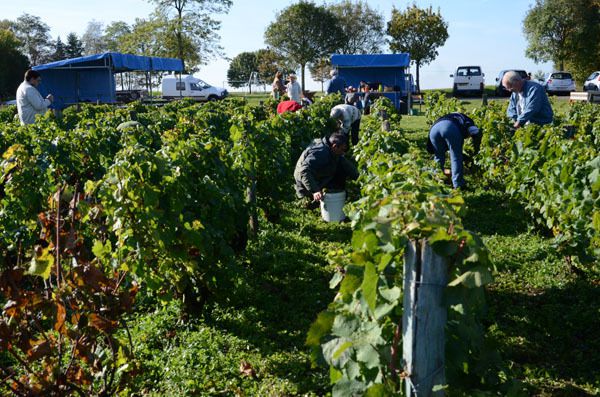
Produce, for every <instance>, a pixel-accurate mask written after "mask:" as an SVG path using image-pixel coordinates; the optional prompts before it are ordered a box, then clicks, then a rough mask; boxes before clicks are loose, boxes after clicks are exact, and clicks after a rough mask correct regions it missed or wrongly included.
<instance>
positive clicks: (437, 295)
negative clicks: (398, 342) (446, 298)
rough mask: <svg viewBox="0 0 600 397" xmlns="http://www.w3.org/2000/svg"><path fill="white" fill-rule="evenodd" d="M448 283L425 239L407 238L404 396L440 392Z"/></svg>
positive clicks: (441, 261)
mask: <svg viewBox="0 0 600 397" xmlns="http://www.w3.org/2000/svg"><path fill="white" fill-rule="evenodd" d="M447 284H448V266H447V262H446V260H445V258H443V257H441V256H439V255H437V254H436V253H434V252H433V249H432V248H431V246H430V245H429V244H427V242H426V241H425V240H420V241H411V242H409V243H408V244H407V247H406V252H405V253H404V302H403V308H404V312H403V317H402V343H403V346H402V347H403V351H402V359H403V365H404V373H405V376H406V378H405V394H406V396H408V397H429V396H443V395H444V391H443V390H440V391H437V392H433V387H434V386H436V385H444V384H445V380H446V376H445V370H444V368H445V335H444V328H445V326H446V318H447V311H446V306H445V305H444V302H443V295H444V289H445V287H446V285H447Z"/></svg>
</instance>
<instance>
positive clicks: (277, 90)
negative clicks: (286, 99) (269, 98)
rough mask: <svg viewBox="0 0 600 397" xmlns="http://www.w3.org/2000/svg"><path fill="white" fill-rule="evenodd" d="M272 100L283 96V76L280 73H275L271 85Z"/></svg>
mask: <svg viewBox="0 0 600 397" xmlns="http://www.w3.org/2000/svg"><path fill="white" fill-rule="evenodd" d="M271 90H272V94H273V98H274V99H276V100H279V98H281V96H282V95H283V94H285V90H286V89H285V85H284V84H283V74H282V73H281V72H277V73H275V78H274V79H273V84H272V85H271Z"/></svg>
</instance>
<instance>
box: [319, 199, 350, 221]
mask: <svg viewBox="0 0 600 397" xmlns="http://www.w3.org/2000/svg"><path fill="white" fill-rule="evenodd" d="M345 202H346V192H345V191H341V192H335V193H333V192H328V193H325V194H324V195H323V199H322V200H321V217H322V218H323V220H324V221H325V222H341V221H343V220H344V218H345V217H346V215H345V214H344V203H345Z"/></svg>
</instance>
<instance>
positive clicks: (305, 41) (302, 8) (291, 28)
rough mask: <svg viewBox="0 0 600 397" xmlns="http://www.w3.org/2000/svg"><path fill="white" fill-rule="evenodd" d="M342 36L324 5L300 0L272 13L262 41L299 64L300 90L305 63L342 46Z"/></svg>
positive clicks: (334, 19)
mask: <svg viewBox="0 0 600 397" xmlns="http://www.w3.org/2000/svg"><path fill="white" fill-rule="evenodd" d="M344 39H345V36H344V32H343V31H342V28H341V27H340V24H339V21H338V20H337V18H336V17H335V15H333V13H332V12H331V11H329V10H328V9H327V8H325V7H324V6H317V5H315V4H313V3H309V2H306V1H300V2H299V3H296V4H292V5H291V6H289V7H288V8H286V9H284V10H283V11H282V12H280V13H278V14H277V16H276V17H275V22H272V23H271V24H270V25H269V26H268V27H267V30H266V31H265V42H266V43H267V44H268V45H269V46H270V47H271V48H272V49H273V50H274V51H277V52H279V53H281V54H282V55H283V56H284V57H285V58H287V59H289V60H290V61H293V62H294V63H295V64H296V65H298V66H300V72H301V75H302V90H304V87H305V84H304V81H305V78H304V74H305V67H306V65H307V64H308V63H310V62H314V61H316V60H318V59H319V58H322V57H324V56H329V55H330V54H331V53H332V52H334V51H336V50H337V49H338V48H341V47H342V45H343V42H344Z"/></svg>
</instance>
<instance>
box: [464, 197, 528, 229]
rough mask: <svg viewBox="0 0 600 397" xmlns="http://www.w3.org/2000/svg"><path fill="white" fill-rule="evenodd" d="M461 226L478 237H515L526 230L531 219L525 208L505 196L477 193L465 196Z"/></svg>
mask: <svg viewBox="0 0 600 397" xmlns="http://www.w3.org/2000/svg"><path fill="white" fill-rule="evenodd" d="M464 198H465V204H466V208H467V209H466V213H465V214H463V216H462V220H463V225H464V226H465V227H466V228H467V229H469V230H473V231H475V232H477V233H478V234H480V235H493V234H498V235H501V236H516V235H518V234H521V233H524V232H526V231H527V230H528V228H529V226H528V220H529V219H530V218H531V217H530V215H529V214H528V213H527V211H526V210H525V207H524V206H523V205H522V204H520V203H519V202H518V201H516V200H513V199H511V198H510V197H508V196H507V195H506V194H504V193H501V192H494V191H487V192H486V191H477V192H474V193H470V194H466V195H465V197H464Z"/></svg>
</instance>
